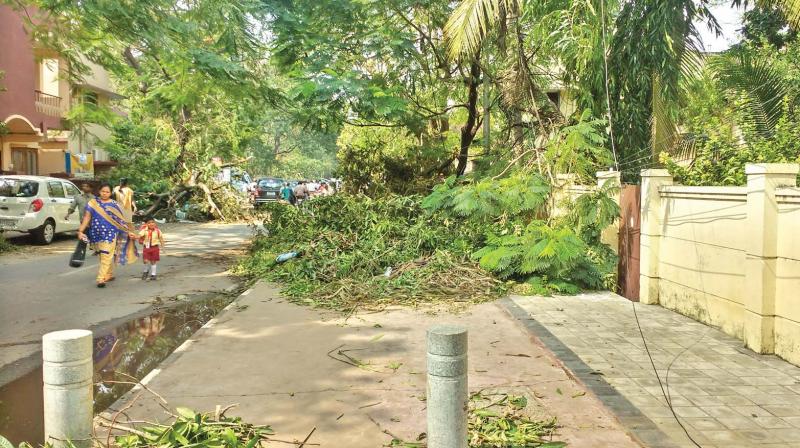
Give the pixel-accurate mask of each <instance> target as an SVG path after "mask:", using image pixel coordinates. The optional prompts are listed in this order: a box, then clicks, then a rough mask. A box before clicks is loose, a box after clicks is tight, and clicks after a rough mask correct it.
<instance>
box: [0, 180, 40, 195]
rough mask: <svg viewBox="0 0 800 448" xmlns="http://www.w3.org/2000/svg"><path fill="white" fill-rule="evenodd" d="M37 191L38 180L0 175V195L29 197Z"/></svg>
mask: <svg viewBox="0 0 800 448" xmlns="http://www.w3.org/2000/svg"><path fill="white" fill-rule="evenodd" d="M37 193H39V182H36V181H32V180H20V179H9V178H3V177H0V197H4V198H30V197H33V196H36V194H37Z"/></svg>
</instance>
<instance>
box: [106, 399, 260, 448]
mask: <svg viewBox="0 0 800 448" xmlns="http://www.w3.org/2000/svg"><path fill="white" fill-rule="evenodd" d="M176 412H177V413H178V415H177V417H176V418H175V421H174V422H173V423H172V424H171V425H169V426H145V427H141V428H136V431H135V432H130V434H128V435H123V436H117V437H116V438H115V442H116V444H117V445H118V446H119V447H120V448H152V447H153V446H159V447H162V448H169V447H179V446H180V447H197V448H254V447H256V446H258V445H259V444H260V443H261V442H268V441H269V440H270V437H269V436H271V435H273V434H274V431H273V430H272V428H271V427H269V426H267V425H253V424H249V423H244V422H242V420H241V418H239V417H226V416H224V415H212V414H201V413H196V412H194V411H192V410H191V409H187V408H177V409H176ZM123 432H124V430H123Z"/></svg>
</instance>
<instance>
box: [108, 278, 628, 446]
mask: <svg viewBox="0 0 800 448" xmlns="http://www.w3.org/2000/svg"><path fill="white" fill-rule="evenodd" d="M436 323H457V324H460V325H464V326H466V327H467V328H468V329H469V387H470V390H471V391H477V390H481V389H484V390H485V391H487V392H491V391H501V392H504V393H516V394H525V395H526V396H527V397H528V401H529V405H528V409H529V411H530V412H531V414H532V415H533V416H534V417H535V418H540V419H545V418H550V417H554V416H555V417H557V418H558V423H559V424H560V425H561V428H560V429H559V430H558V434H557V436H556V438H557V439H558V440H563V441H566V442H568V443H569V446H570V447H575V448H580V447H586V448H594V447H615V448H634V447H639V446H641V445H640V444H639V443H637V442H636V441H634V440H633V439H632V438H631V437H630V436H629V435H628V434H627V433H626V431H625V430H623V429H622V428H621V426H620V424H619V422H618V420H617V419H616V418H615V417H614V416H613V415H612V414H611V413H610V412H609V411H608V410H607V409H606V408H604V407H603V406H602V405H601V404H600V402H599V401H598V400H597V398H595V397H594V396H593V395H592V394H591V393H589V392H587V390H586V387H585V386H584V385H582V384H580V383H579V382H577V381H575V380H574V378H573V377H571V376H570V375H569V374H568V373H567V372H566V371H565V370H564V369H563V368H562V366H561V364H560V362H558V360H556V359H555V358H553V357H552V354H550V353H549V352H548V351H547V350H546V349H544V348H543V347H542V346H541V345H539V344H538V342H537V341H536V340H534V339H533V338H531V336H530V334H529V333H528V332H527V330H526V329H525V328H524V327H523V326H522V325H521V323H520V322H519V321H518V320H517V319H515V318H513V317H512V316H511V315H510V314H509V313H508V311H507V310H506V309H504V307H503V306H502V304H500V303H489V304H483V305H479V306H475V307H472V308H470V309H469V310H468V311H467V312H464V313H460V314H449V313H445V312H442V313H439V314H436V315H433V314H431V313H427V312H424V311H414V310H408V309H403V310H399V309H398V310H389V311H385V312H381V313H363V314H362V313H359V314H356V315H354V316H350V317H349V318H344V317H342V316H341V315H334V314H330V313H323V312H320V311H317V310H313V309H310V308H307V307H301V306H297V305H293V304H290V303H287V302H285V301H284V300H283V299H282V298H281V297H280V295H279V294H278V292H277V291H276V290H275V289H274V288H273V287H271V286H270V285H267V284H257V285H256V286H255V287H254V289H253V290H251V291H249V292H246V293H245V294H244V295H243V296H242V297H240V298H239V299H237V300H236V301H235V302H234V303H233V304H232V305H231V306H229V308H228V309H227V310H226V311H224V312H223V313H221V314H220V315H219V316H217V318H215V319H214V320H212V321H211V322H210V323H209V324H207V325H206V326H205V327H204V328H203V329H201V330H200V331H199V332H198V333H197V334H195V335H194V336H193V337H192V338H191V339H189V340H188V341H187V343H185V344H184V345H183V346H181V347H180V348H179V349H178V350H177V351H176V352H175V353H173V354H172V355H171V356H170V357H169V358H168V359H167V360H166V361H165V362H164V363H163V364H162V365H161V366H160V368H159V369H157V370H156V371H154V372H153V373H152V374H151V375H148V377H147V378H145V379H144V380H143V382H144V383H146V385H147V387H148V388H149V389H150V390H153V391H155V392H157V393H158V394H160V395H161V396H163V397H164V399H166V400H167V401H168V402H169V405H170V406H172V407H175V406H187V407H190V408H193V409H196V410H199V411H206V412H208V411H214V409H215V407H216V405H221V406H226V405H229V404H233V403H238V406H237V407H236V408H235V409H233V410H231V411H229V412H228V415H236V416H241V417H242V418H244V419H245V420H246V421H249V422H251V423H256V424H269V425H271V426H272V427H273V429H274V430H275V431H276V434H275V437H276V438H280V439H283V440H288V441H292V440H299V441H302V440H304V439H305V438H306V436H307V435H308V434H309V433H310V432H311V431H312V429H314V428H316V430H315V431H314V433H313V435H312V436H311V438H310V439H309V440H308V445H307V446H321V447H331V448H339V447H348V448H359V447H365V448H377V447H381V446H385V445H386V444H388V443H390V442H391V439H392V436H390V435H389V434H393V435H396V436H398V437H400V438H403V439H405V440H409V441H414V440H416V438H417V436H418V435H419V434H420V433H422V432H424V431H425V405H426V404H425V401H424V399H425V381H426V378H425V331H426V329H427V328H428V327H430V326H431V325H433V324H436ZM340 352H341V353H340ZM344 355H347V356H349V357H350V361H349V362H351V363H352V362H353V360H356V359H357V360H359V361H358V362H357V363H356V364H359V365H355V366H354V365H351V364H348V363H347V362H345V361H348V359H347V358H346V357H345V356H344ZM335 358H338V360H337V359H335ZM113 408H114V409H116V410H124V415H120V416H119V419H118V420H117V421H120V420H121V421H125V420H127V419H128V418H130V419H133V420H140V419H146V420H150V421H154V420H159V421H164V420H168V416H167V415H166V414H165V412H164V410H163V409H162V408H161V406H160V404H159V401H158V399H156V398H155V397H154V396H153V395H151V394H150V393H149V392H148V391H146V390H141V389H139V390H137V389H134V390H133V391H131V392H130V393H129V394H128V395H126V396H124V397H123V398H122V399H121V400H120V401H118V402H117V403H116V404H115V405H114V406H113ZM113 414H114V412H113V411H109V412H108V413H107V414H106V416H111V415H113ZM100 418H101V417H98V419H100ZM317 444H318V445H317ZM275 446H287V445H286V444H285V443H284V444H277V445H275Z"/></svg>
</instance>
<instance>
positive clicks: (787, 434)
mask: <svg viewBox="0 0 800 448" xmlns="http://www.w3.org/2000/svg"><path fill="white" fill-rule="evenodd" d="M770 434H774V435H775V436H777V437H778V438H780V439H781V440H783V441H784V442H800V429H797V428H792V429H772V430H770ZM795 446H797V445H795Z"/></svg>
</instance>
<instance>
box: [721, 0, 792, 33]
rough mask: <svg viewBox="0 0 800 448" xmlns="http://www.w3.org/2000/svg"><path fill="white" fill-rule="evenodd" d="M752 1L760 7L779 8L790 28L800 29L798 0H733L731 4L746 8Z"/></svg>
mask: <svg viewBox="0 0 800 448" xmlns="http://www.w3.org/2000/svg"><path fill="white" fill-rule="evenodd" d="M753 3H755V4H756V5H758V6H761V7H762V8H777V9H779V10H780V11H781V12H782V13H783V16H784V17H785V18H786V21H787V22H788V23H789V25H790V26H792V28H794V29H800V0H755V1H753V2H751V1H750V0H733V6H735V7H737V8H746V7H747V6H748V5H750V4H753Z"/></svg>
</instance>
